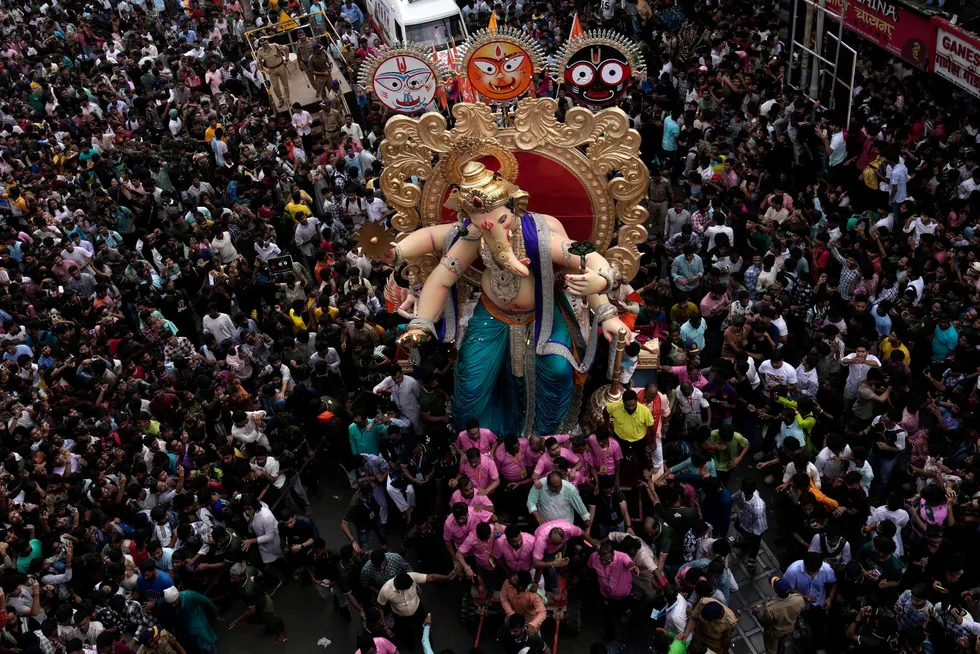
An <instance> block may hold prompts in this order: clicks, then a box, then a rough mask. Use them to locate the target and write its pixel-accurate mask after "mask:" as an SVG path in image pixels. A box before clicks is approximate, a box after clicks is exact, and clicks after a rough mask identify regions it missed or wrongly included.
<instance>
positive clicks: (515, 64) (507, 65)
mask: <svg viewBox="0 0 980 654" xmlns="http://www.w3.org/2000/svg"><path fill="white" fill-rule="evenodd" d="M523 63H524V55H517V56H516V57H512V58H511V59H508V60H507V61H505V62H504V67H503V70H504V72H505V73H513V72H514V71H516V70H517V69H519V68H520V67H521V64H523Z"/></svg>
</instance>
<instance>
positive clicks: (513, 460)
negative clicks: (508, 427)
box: [493, 436, 534, 516]
mask: <svg viewBox="0 0 980 654" xmlns="http://www.w3.org/2000/svg"><path fill="white" fill-rule="evenodd" d="M529 452H530V446H529V445H528V441H527V439H523V438H518V437H517V436H508V437H507V439H506V440H504V442H503V444H502V445H500V447H498V448H497V449H496V450H495V451H494V453H493V459H494V462H495V463H496V464H497V470H498V472H499V473H500V479H501V482H502V483H501V485H502V486H503V488H501V489H500V490H499V491H498V492H497V504H498V505H500V506H503V507H506V508H507V513H508V515H513V516H521V515H526V514H527V493H528V491H529V490H530V488H531V471H532V470H533V469H534V468H533V466H531V465H529V464H528V462H529V461H530V459H531V456H530V453H529Z"/></svg>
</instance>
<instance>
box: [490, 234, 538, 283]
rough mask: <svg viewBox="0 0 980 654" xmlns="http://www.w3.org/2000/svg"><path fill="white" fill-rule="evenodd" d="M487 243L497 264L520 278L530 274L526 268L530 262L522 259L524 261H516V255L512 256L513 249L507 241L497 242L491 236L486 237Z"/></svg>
mask: <svg viewBox="0 0 980 654" xmlns="http://www.w3.org/2000/svg"><path fill="white" fill-rule="evenodd" d="M487 241H488V242H489V245H490V249H491V251H492V252H493V258H494V260H495V261H496V262H497V263H498V264H500V265H501V266H503V267H504V268H506V269H507V270H510V271H511V272H513V273H515V274H517V275H520V276H521V277H527V276H528V275H530V274H531V271H530V270H528V267H527V266H528V264H530V263H531V260H530V259H524V261H521V260H520V259H518V258H517V255H516V254H514V248H512V247H511V245H510V241H509V240H503V239H501V240H499V241H498V240H496V239H494V238H493V237H492V236H488V238H487Z"/></svg>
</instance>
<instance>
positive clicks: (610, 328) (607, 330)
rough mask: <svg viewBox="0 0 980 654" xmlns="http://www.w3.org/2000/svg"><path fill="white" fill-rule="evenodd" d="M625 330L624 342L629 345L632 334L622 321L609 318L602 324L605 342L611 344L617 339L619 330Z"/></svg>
mask: <svg viewBox="0 0 980 654" xmlns="http://www.w3.org/2000/svg"><path fill="white" fill-rule="evenodd" d="M620 329H625V330H626V342H627V343H630V342H632V340H633V332H632V330H630V328H629V327H627V326H626V323H624V322H623V321H622V320H620V319H619V318H618V317H614V318H609V319H608V320H605V321H603V323H602V333H603V335H604V336H605V337H606V340H607V341H609V342H610V343H612V342H613V341H615V340H617V339H618V338H619V330H620Z"/></svg>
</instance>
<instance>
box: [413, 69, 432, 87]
mask: <svg viewBox="0 0 980 654" xmlns="http://www.w3.org/2000/svg"><path fill="white" fill-rule="evenodd" d="M431 78H432V73H431V72H429V71H427V70H423V71H421V72H418V73H415V74H414V75H410V76H409V78H408V81H407V84H408V88H409V89H411V90H413V91H417V90H419V89H420V88H422V87H424V86H425V85H426V84H428V83H429V80H430V79H431Z"/></svg>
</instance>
